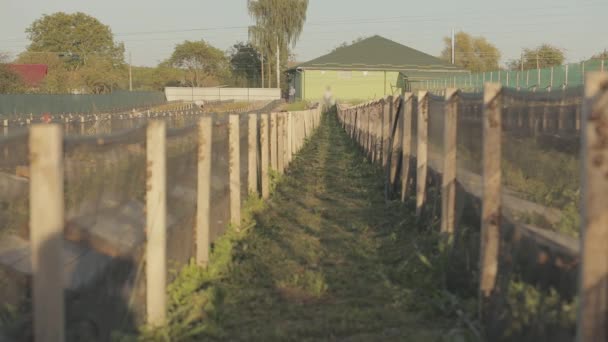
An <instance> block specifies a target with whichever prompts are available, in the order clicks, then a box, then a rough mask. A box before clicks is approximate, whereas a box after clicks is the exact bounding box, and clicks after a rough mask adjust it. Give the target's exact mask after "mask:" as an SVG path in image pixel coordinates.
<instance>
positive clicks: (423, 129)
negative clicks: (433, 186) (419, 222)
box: [416, 91, 429, 216]
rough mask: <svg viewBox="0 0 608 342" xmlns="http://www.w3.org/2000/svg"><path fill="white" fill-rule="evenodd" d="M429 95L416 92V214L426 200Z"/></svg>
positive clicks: (425, 92)
mask: <svg viewBox="0 0 608 342" xmlns="http://www.w3.org/2000/svg"><path fill="white" fill-rule="evenodd" d="M428 110H429V97H428V92H427V91H419V92H418V151H417V154H416V164H417V167H416V169H417V171H416V216H420V214H421V213H422V207H423V206H424V202H426V176H427V169H428V165H427V159H428V133H429V132H428V131H429V129H428V125H429V113H428Z"/></svg>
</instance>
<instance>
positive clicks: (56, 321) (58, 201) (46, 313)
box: [29, 124, 65, 341]
mask: <svg viewBox="0 0 608 342" xmlns="http://www.w3.org/2000/svg"><path fill="white" fill-rule="evenodd" d="M62 146H63V136H62V132H61V126H59V125H55V124H52V125H34V126H32V128H31V131H30V137H29V147H30V177H31V178H30V209H29V210H30V227H31V230H30V242H31V251H32V272H33V286H32V303H33V319H34V339H35V340H36V341H64V340H65V308H64V305H65V304H64V292H63V260H62V254H63V224H64V212H65V208H64V198H63V177H64V176H63V149H62Z"/></svg>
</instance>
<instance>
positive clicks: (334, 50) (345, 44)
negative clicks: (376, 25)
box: [331, 36, 368, 52]
mask: <svg viewBox="0 0 608 342" xmlns="http://www.w3.org/2000/svg"><path fill="white" fill-rule="evenodd" d="M367 38H368V37H364V36H361V37H359V38H357V39H354V40H353V41H352V42H350V43H348V42H342V44H340V45H338V46H336V47H335V48H334V49H333V50H331V52H336V51H338V50H340V49H343V48H345V47H349V46H351V45H354V44H357V43H359V42H361V41H364V40H365V39H367Z"/></svg>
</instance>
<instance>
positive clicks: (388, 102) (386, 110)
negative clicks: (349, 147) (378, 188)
mask: <svg viewBox="0 0 608 342" xmlns="http://www.w3.org/2000/svg"><path fill="white" fill-rule="evenodd" d="M383 101H384V102H383V104H382V167H383V168H385V169H386V166H387V165H388V159H389V158H390V156H389V155H388V151H389V143H390V136H391V130H390V129H391V112H392V107H393V97H392V96H389V97H387V98H385V99H384V100H383ZM387 181H388V180H387Z"/></svg>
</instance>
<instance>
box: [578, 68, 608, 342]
mask: <svg viewBox="0 0 608 342" xmlns="http://www.w3.org/2000/svg"><path fill="white" fill-rule="evenodd" d="M582 124H583V129H582V133H583V134H582V135H583V138H582V140H583V144H582V146H581V148H582V150H581V155H582V175H581V176H582V179H581V188H582V203H581V204H582V205H581V216H582V217H581V218H582V231H581V234H582V237H581V240H580V241H581V251H582V253H581V254H582V266H581V272H580V287H579V288H580V298H581V305H580V309H579V316H578V331H577V341H579V342H587V341H607V340H608V330H607V329H606V327H608V262H607V260H608V249H607V248H606V246H608V178H607V175H608V144H607V143H606V141H608V130H607V129H606V127H608V74H606V73H600V72H593V73H588V74H587V75H586V78H585V100H584V103H583V122H582Z"/></svg>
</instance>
